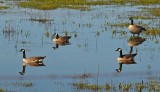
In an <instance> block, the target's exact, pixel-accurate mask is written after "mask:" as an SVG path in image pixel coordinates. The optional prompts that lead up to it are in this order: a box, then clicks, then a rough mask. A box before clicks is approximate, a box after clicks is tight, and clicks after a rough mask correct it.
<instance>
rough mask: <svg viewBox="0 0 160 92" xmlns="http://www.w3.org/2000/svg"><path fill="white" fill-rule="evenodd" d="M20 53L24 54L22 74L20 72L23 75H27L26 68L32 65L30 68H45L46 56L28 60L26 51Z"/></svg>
mask: <svg viewBox="0 0 160 92" xmlns="http://www.w3.org/2000/svg"><path fill="white" fill-rule="evenodd" d="M20 52H23V69H22V72H19V73H20V74H21V75H24V74H25V68H26V66H27V65H30V66H45V65H44V64H43V59H44V58H45V57H46V56H37V57H29V58H26V54H25V49H21V50H20Z"/></svg>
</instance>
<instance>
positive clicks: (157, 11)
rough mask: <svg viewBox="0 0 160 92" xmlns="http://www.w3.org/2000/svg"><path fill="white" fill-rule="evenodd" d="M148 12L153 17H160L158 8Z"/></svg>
mask: <svg viewBox="0 0 160 92" xmlns="http://www.w3.org/2000/svg"><path fill="white" fill-rule="evenodd" d="M149 12H150V13H151V14H152V15H154V16H160V8H151V9H150V10H149Z"/></svg>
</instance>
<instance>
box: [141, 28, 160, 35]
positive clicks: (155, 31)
mask: <svg viewBox="0 0 160 92" xmlns="http://www.w3.org/2000/svg"><path fill="white" fill-rule="evenodd" d="M144 33H145V35H146V36H157V35H158V36H160V29H149V30H147V31H145V32H144Z"/></svg>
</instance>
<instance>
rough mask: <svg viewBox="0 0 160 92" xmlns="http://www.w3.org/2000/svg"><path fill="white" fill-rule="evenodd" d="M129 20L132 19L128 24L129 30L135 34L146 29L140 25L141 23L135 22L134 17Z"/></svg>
mask: <svg viewBox="0 0 160 92" xmlns="http://www.w3.org/2000/svg"><path fill="white" fill-rule="evenodd" d="M129 20H131V24H130V25H129V26H128V30H129V31H130V32H131V33H132V34H133V36H134V34H138V36H139V34H140V33H141V32H142V31H145V30H146V29H145V28H144V27H142V26H139V25H135V24H133V17H130V18H129Z"/></svg>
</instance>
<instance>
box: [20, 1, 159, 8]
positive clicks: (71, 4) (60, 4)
mask: <svg viewBox="0 0 160 92" xmlns="http://www.w3.org/2000/svg"><path fill="white" fill-rule="evenodd" d="M128 3H131V4H133V5H150V4H160V1H159V0H140V1H136V0H108V1H106V0H104V1H103V0H101V1H92V2H90V1H88V0H28V1H26V2H24V1H22V2H19V3H18V6H20V7H25V8H33V9H39V10H52V9H57V8H71V9H83V8H84V6H85V8H87V7H89V6H90V5H117V4H120V5H124V4H128Z"/></svg>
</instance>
